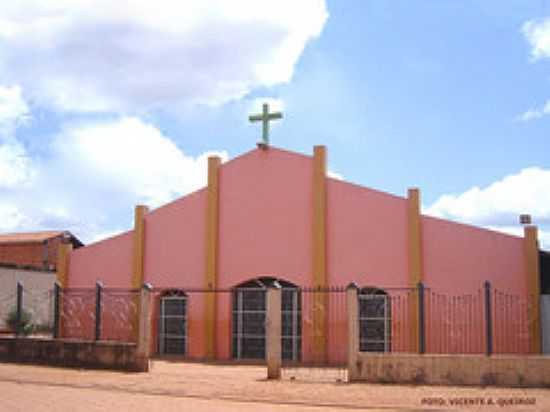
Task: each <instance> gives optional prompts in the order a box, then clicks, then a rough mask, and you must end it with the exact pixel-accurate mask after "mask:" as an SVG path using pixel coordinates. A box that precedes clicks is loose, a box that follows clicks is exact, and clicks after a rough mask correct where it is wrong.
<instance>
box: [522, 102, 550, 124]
mask: <svg viewBox="0 0 550 412" xmlns="http://www.w3.org/2000/svg"><path fill="white" fill-rule="evenodd" d="M547 115H550V100H547V101H546V103H545V104H544V106H542V107H540V108H538V109H537V108H534V109H529V110H527V111H526V112H525V113H522V114H521V115H520V116H518V120H521V121H524V122H528V121H530V120H537V119H540V118H541V117H543V116H547Z"/></svg>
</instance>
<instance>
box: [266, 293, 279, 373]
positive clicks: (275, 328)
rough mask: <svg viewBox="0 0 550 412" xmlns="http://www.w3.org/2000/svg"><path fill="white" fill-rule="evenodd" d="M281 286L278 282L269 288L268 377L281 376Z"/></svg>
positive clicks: (267, 318) (267, 321)
mask: <svg viewBox="0 0 550 412" xmlns="http://www.w3.org/2000/svg"><path fill="white" fill-rule="evenodd" d="M281 295H282V293H281V286H280V285H279V284H278V283H276V284H274V285H273V286H270V287H269V288H268V289H267V305H266V306H267V307H266V309H267V311H266V322H265V326H266V348H265V358H266V362H267V379H280V378H281V364H282V359H281V357H282V352H281V326H282V325H281V323H282V322H281V317H282V311H281Z"/></svg>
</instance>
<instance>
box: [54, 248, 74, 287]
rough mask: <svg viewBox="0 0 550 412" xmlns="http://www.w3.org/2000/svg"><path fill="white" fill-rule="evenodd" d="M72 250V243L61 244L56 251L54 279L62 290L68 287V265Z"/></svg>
mask: <svg viewBox="0 0 550 412" xmlns="http://www.w3.org/2000/svg"><path fill="white" fill-rule="evenodd" d="M72 250H73V244H72V243H61V244H60V245H59V247H58V249H57V264H56V277H57V283H59V286H61V287H62V288H67V287H68V285H69V264H70V258H71V252H72Z"/></svg>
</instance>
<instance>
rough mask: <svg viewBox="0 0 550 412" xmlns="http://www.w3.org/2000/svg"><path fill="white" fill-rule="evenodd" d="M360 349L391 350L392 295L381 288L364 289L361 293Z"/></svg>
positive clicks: (367, 350)
mask: <svg viewBox="0 0 550 412" xmlns="http://www.w3.org/2000/svg"><path fill="white" fill-rule="evenodd" d="M359 350H360V351H361V352H390V351H391V304H390V297H389V296H388V295H387V294H386V293H385V292H384V291H382V290H379V289H364V290H362V291H361V293H360V294H359Z"/></svg>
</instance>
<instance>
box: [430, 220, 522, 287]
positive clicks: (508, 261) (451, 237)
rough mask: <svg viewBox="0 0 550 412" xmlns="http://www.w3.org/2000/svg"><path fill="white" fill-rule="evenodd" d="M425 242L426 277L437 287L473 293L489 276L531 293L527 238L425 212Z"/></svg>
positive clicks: (500, 283) (498, 284) (499, 284)
mask: <svg viewBox="0 0 550 412" xmlns="http://www.w3.org/2000/svg"><path fill="white" fill-rule="evenodd" d="M422 246H423V259H424V281H425V283H426V284H428V285H429V286H430V287H431V288H433V289H436V290H437V291H441V292H448V293H460V292H467V293H470V292H474V291H477V290H478V289H479V288H480V287H482V284H483V282H484V281H485V280H488V281H490V282H491V283H492V285H493V286H494V287H496V288H499V289H501V290H503V291H508V292H514V293H519V294H522V295H523V294H525V293H527V280H526V273H525V266H524V255H523V238H520V237H516V236H511V235H506V234H504V233H498V232H494V231H491V230H486V229H481V228H477V227H474V226H469V225H464V224H460V223H455V222H450V221H447V220H442V219H437V218H434V217H429V216H423V217H422Z"/></svg>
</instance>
